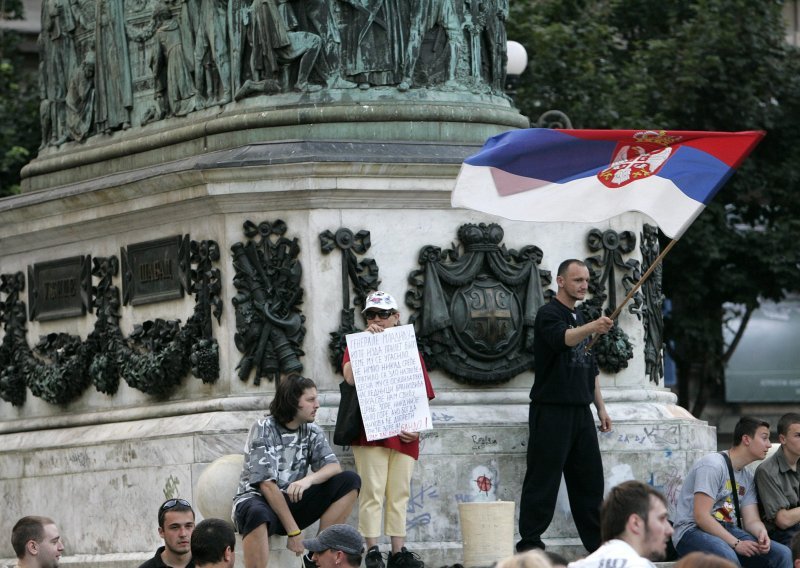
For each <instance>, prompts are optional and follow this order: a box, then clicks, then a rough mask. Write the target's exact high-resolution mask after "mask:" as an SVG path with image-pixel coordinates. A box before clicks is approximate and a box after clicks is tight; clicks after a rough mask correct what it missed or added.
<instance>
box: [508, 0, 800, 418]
mask: <svg viewBox="0 0 800 568" xmlns="http://www.w3.org/2000/svg"><path fill="white" fill-rule="evenodd" d="M781 7H782V3H781V2H778V1H775V0H767V1H764V2H752V1H750V0H670V1H669V2H650V1H648V0H607V1H588V0H585V1H575V0H572V1H561V0H528V1H527V2H525V1H521V0H518V1H516V2H513V3H512V4H511V14H512V15H511V17H509V20H508V21H509V26H508V37H509V39H512V40H516V41H519V42H520V43H522V44H523V45H524V46H525V47H526V49H527V50H528V54H529V58H530V64H529V69H530V72H529V73H527V74H525V75H523V77H522V82H521V86H520V88H519V89H518V92H517V97H516V102H517V105H518V106H519V107H520V109H521V110H522V111H523V112H525V113H526V114H528V115H529V116H530V117H531V120H532V121H533V122H535V121H536V119H537V117H538V116H539V115H540V114H541V113H542V112H543V111H545V110H548V109H553V108H556V109H559V110H561V111H564V112H566V113H567V115H569V117H570V118H571V119H572V123H573V125H574V127H575V128H634V129H638V128H663V129H676V130H733V131H735V130H766V131H767V137H766V138H765V140H764V141H763V142H762V143H761V145H760V146H759V147H758V148H757V149H756V151H755V152H754V153H753V154H752V156H751V157H750V158H749V159H748V160H747V162H745V164H743V166H742V167H741V168H740V171H739V172H738V173H736V174H735V175H734V176H733V177H732V179H731V180H730V182H729V183H728V184H727V185H726V187H724V188H723V189H722V191H720V193H719V194H718V195H717V196H716V197H715V199H714V202H713V203H712V204H711V206H710V207H708V208H707V210H706V211H705V212H704V213H703V214H702V215H700V217H699V218H698V220H697V221H696V222H695V223H694V225H693V226H692V227H691V228H690V229H689V230H688V231H687V232H686V234H685V235H684V236H683V238H682V239H681V242H680V243H679V244H678V245H677V246H676V247H675V248H674V249H673V250H672V252H671V253H670V254H669V255H668V256H667V257H666V261H665V271H664V291H665V293H666V294H667V296H668V297H670V298H671V299H672V300H673V306H674V309H673V313H672V316H671V318H670V321H668V327H667V333H668V336H667V339H668V340H671V341H674V342H675V345H676V347H675V353H674V354H675V355H676V357H677V363H678V369H679V374H680V375H681V377H682V378H686V377H688V376H689V375H692V376H697V374H698V373H699V374H700V375H702V376H701V380H702V381H707V382H711V383H713V384H714V385H717V386H719V385H720V384H721V381H720V377H721V376H722V375H723V369H722V366H721V365H722V363H721V361H722V355H723V353H722V352H723V350H724V349H725V346H724V345H723V344H722V336H721V332H720V330H721V327H722V321H721V319H722V311H723V310H722V305H723V304H724V303H726V302H735V303H741V304H745V305H751V306H752V305H757V304H758V302H759V301H760V299H761V298H771V299H779V298H780V297H782V295H783V294H784V292H785V291H786V290H796V289H797V288H798V282H799V281H800V279H798V276H800V265H798V261H799V260H800V244H798V243H800V222H799V221H798V219H800V187H799V186H798V182H799V181H800V173H799V172H798V171H797V168H796V164H798V163H800V55H799V54H798V51H797V50H796V49H795V48H793V47H791V46H789V45H788V44H786V42H785V39H784V38H785V29H784V26H783V21H782V16H781ZM709 362H711V363H709ZM690 369H691V372H689V370H690ZM698 369H701V371H698ZM718 394H719V391H718ZM680 402H681V404H683V405H687V404H688V401H687V400H686V397H685V396H684V397H682V398H681V400H680ZM701 406H702V403H701Z"/></svg>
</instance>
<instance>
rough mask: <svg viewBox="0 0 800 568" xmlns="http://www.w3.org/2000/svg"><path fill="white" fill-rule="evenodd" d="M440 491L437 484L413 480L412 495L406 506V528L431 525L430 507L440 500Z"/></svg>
mask: <svg viewBox="0 0 800 568" xmlns="http://www.w3.org/2000/svg"><path fill="white" fill-rule="evenodd" d="M438 499H439V492H438V490H437V488H436V486H435V485H426V484H424V483H417V484H415V483H414V480H413V479H412V480H411V497H409V499H408V506H407V507H406V513H407V515H406V530H411V529H414V528H417V527H422V526H425V525H429V524H430V523H431V513H430V511H429V510H428V509H430V508H431V506H432V505H433V504H434V503H432V501H438Z"/></svg>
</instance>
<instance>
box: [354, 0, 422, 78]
mask: <svg viewBox="0 0 800 568" xmlns="http://www.w3.org/2000/svg"><path fill="white" fill-rule="evenodd" d="M342 1H343V2H345V3H346V4H345V5H346V6H347V10H346V12H345V14H344V15H343V16H342V22H343V23H344V29H343V32H344V38H343V42H344V45H345V48H346V49H345V59H346V62H345V69H346V74H347V75H348V76H350V77H352V78H353V80H354V81H356V82H357V83H358V86H359V88H360V89H368V88H369V87H370V85H396V84H397V83H398V82H399V81H400V75H401V69H402V66H403V57H404V53H405V37H406V29H405V25H404V24H405V22H407V11H408V6H407V0H342ZM348 12H349V13H348Z"/></svg>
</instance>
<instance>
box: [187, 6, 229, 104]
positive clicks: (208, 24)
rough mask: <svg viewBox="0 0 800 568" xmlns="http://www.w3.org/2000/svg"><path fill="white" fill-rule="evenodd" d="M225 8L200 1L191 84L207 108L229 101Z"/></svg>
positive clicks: (226, 15) (226, 10) (226, 14)
mask: <svg viewBox="0 0 800 568" xmlns="http://www.w3.org/2000/svg"><path fill="white" fill-rule="evenodd" d="M227 18H228V7H227V2H226V1H225V0H201V1H200V19H199V22H198V26H197V36H196V37H195V50H194V82H195V88H196V89H197V92H198V93H200V94H201V95H202V96H203V97H204V98H205V99H206V100H207V101H208V104H210V105H213V104H219V105H224V104H227V103H229V102H230V101H231V68H230V54H229V51H228V23H227V22H228V19H227Z"/></svg>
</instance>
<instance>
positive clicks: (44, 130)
mask: <svg viewBox="0 0 800 568" xmlns="http://www.w3.org/2000/svg"><path fill="white" fill-rule="evenodd" d="M38 43H39V53H40V55H39V127H40V128H41V139H42V141H41V143H40V144H39V149H40V150H41V149H43V148H46V147H47V146H48V144H50V137H51V136H52V135H53V117H52V108H51V107H52V106H53V105H52V104H51V101H50V99H49V97H48V95H47V90H48V81H47V78H46V77H47V75H45V63H44V54H43V53H44V47H43V39H42V35H41V34H40V35H39V39H38Z"/></svg>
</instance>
